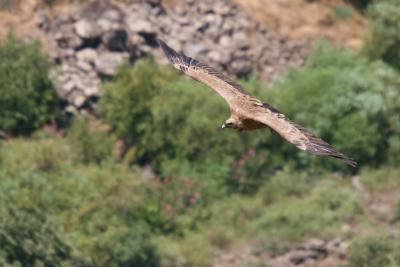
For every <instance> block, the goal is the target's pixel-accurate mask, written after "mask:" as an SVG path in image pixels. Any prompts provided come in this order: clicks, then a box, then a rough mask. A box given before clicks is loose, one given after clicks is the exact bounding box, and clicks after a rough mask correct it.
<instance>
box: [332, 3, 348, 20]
mask: <svg viewBox="0 0 400 267" xmlns="http://www.w3.org/2000/svg"><path fill="white" fill-rule="evenodd" d="M333 14H334V15H335V17H337V18H338V19H343V20H344V19H349V18H351V17H352V16H353V10H352V9H351V8H350V7H349V6H345V5H339V6H335V7H333Z"/></svg>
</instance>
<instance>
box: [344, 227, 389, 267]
mask: <svg viewBox="0 0 400 267" xmlns="http://www.w3.org/2000/svg"><path fill="white" fill-rule="evenodd" d="M391 252H392V242H391V240H390V239H389V238H388V237H387V236H385V235H375V236H367V237H360V238H358V239H356V240H355V241H353V242H352V243H351V244H350V247H349V255H348V261H349V266H358V267H376V266H380V267H385V266H392V265H390V263H391V259H390V253H391Z"/></svg>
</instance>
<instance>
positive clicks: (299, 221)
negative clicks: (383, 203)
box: [253, 186, 362, 254]
mask: <svg viewBox="0 0 400 267" xmlns="http://www.w3.org/2000/svg"><path fill="white" fill-rule="evenodd" d="M361 214H362V209H361V206H360V203H359V202H358V200H357V199H356V198H355V197H354V196H353V194H352V192H351V191H350V190H347V189H344V188H334V189H333V188H328V187H327V186H326V187H321V188H317V189H315V190H314V191H313V192H312V193H311V195H310V196H309V197H306V198H303V199H301V200H298V199H294V200H286V201H283V202H279V204H277V205H274V206H271V207H270V208H268V209H266V210H265V211H264V215H262V216H261V217H260V218H258V219H256V220H255V221H254V222H253V229H254V231H255V232H257V233H258V236H259V237H260V242H261V244H262V246H263V247H265V248H267V249H268V250H269V251H272V252H274V253H277V254H280V253H282V252H285V251H286V250H287V249H288V248H289V247H290V245H291V244H293V242H298V241H301V240H303V239H305V238H307V237H311V236H315V235H319V236H323V235H324V234H327V233H329V232H330V231H332V230H333V229H335V228H338V227H340V226H341V225H342V224H343V223H345V222H352V221H354V220H355V219H356V218H357V216H360V215H361Z"/></svg>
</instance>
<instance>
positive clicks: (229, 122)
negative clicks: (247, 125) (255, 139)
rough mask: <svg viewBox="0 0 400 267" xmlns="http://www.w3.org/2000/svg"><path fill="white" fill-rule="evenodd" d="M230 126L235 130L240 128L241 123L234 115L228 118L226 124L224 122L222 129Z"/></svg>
mask: <svg viewBox="0 0 400 267" xmlns="http://www.w3.org/2000/svg"><path fill="white" fill-rule="evenodd" d="M225 128H230V129H234V130H240V127H239V123H238V122H237V121H236V120H235V119H234V118H232V117H230V118H229V119H227V120H226V121H225V122H224V124H222V129H225Z"/></svg>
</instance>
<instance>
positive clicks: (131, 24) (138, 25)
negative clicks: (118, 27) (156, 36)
mask: <svg viewBox="0 0 400 267" xmlns="http://www.w3.org/2000/svg"><path fill="white" fill-rule="evenodd" d="M128 28H129V30H130V31H131V32H132V33H153V32H154V31H155V30H154V27H153V25H152V24H151V23H150V22H149V21H147V20H145V19H137V20H136V19H134V18H131V19H129V21H128Z"/></svg>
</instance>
